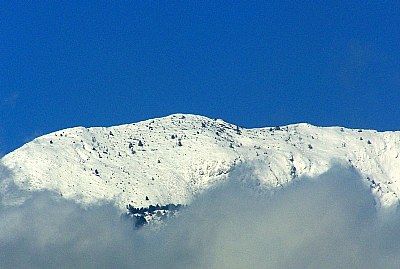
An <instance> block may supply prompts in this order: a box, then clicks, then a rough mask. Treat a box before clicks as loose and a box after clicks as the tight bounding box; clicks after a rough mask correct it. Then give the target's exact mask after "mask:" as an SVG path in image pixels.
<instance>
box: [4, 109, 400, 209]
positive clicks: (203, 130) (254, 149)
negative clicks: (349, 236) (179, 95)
mask: <svg viewBox="0 0 400 269" xmlns="http://www.w3.org/2000/svg"><path fill="white" fill-rule="evenodd" d="M399 153H400V132H377V131H372V130H356V129H346V128H341V127H316V126H312V125H309V124H294V125H288V126H280V127H271V128H270V127H268V128H255V129H245V128H240V127H237V126H236V125H233V124H230V123H226V122H224V121H222V120H214V119H209V118H206V117H202V116H196V115H184V114H175V115H171V116H168V117H164V118H158V119H152V120H147V121H143V122H139V123H134V124H126V125H121V126H114V127H108V128H104V127H93V128H84V127H76V128H70V129H65V130H61V131H57V132H53V133H50V134H47V135H44V136H41V137H39V138H36V139H34V140H33V141H31V142H29V143H27V144H25V145H24V146H22V147H21V148H19V149H17V150H15V151H14V152H11V153H9V154H8V155H6V156H4V157H3V158H2V159H1V163H2V165H3V166H4V167H5V168H6V169H8V170H9V171H10V176H9V178H8V181H7V180H5V181H3V182H2V183H1V184H2V185H0V189H1V190H2V191H3V192H5V191H7V188H9V183H10V182H14V183H15V184H16V186H17V187H18V188H19V189H21V190H25V191H36V190H43V189H46V190H51V191H55V192H58V193H59V194H60V195H62V196H63V197H64V198H66V199H73V200H75V201H77V202H78V203H81V204H84V205H85V204H94V203H98V202H101V201H104V200H105V201H108V202H112V203H115V204H116V205H117V206H119V207H120V208H121V210H126V207H127V205H132V206H133V207H136V208H140V207H149V206H150V205H156V204H159V205H167V204H183V205H185V204H188V203H189V202H190V201H191V200H192V199H193V198H194V197H195V196H196V195H198V194H200V193H201V192H202V191H203V190H205V189H208V188H209V187H211V186H213V185H214V184H215V183H217V182H219V181H221V180H224V179H226V178H227V177H228V176H229V174H230V173H231V172H232V171H234V169H235V168H237V167H240V165H246V167H249V168H250V169H247V170H248V173H249V176H254V177H256V178H257V180H258V181H259V183H260V185H261V186H265V187H268V188H276V187H282V186H285V185H286V184H289V183H290V182H291V181H293V180H297V179H299V178H300V177H302V176H316V175H320V174H322V173H324V172H326V171H327V170H329V168H331V167H332V165H333V164H335V163H340V164H343V165H345V166H349V167H354V168H355V169H356V170H357V171H358V172H359V173H360V175H361V176H362V177H363V178H364V180H365V183H366V184H368V185H369V186H370V188H371V192H372V193H373V194H374V196H375V197H376V200H377V202H378V206H380V207H384V208H387V207H392V206H396V205H397V204H398V203H399V197H398V195H397V193H399V189H400V180H399V179H400V158H399Z"/></svg>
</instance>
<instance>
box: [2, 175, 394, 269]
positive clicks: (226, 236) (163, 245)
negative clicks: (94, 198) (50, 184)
mask: <svg viewBox="0 0 400 269" xmlns="http://www.w3.org/2000/svg"><path fill="white" fill-rule="evenodd" d="M235 177H236V178H234V179H232V180H231V181H230V182H229V183H228V184H225V185H223V186H220V187H219V188H216V189H214V190H212V191H210V192H208V193H206V194H204V195H203V196H201V197H199V198H198V199H197V200H196V201H195V202H194V203H193V204H192V205H191V206H189V207H188V208H186V209H184V210H183V211H182V213H181V215H180V216H179V217H178V218H176V219H173V220H170V221H168V222H167V225H166V226H165V227H163V228H161V229H160V230H158V231H155V230H154V229H151V228H149V227H147V228H146V227H145V228H143V229H141V230H138V231H134V230H133V229H132V228H131V226H132V225H131V224H130V223H129V222H124V221H120V219H119V214H118V212H117V211H116V210H114V209H113V208H112V207H111V206H106V205H104V206H97V207H94V208H89V209H82V208H80V207H78V206H77V205H75V204H74V203H72V202H67V201H65V200H61V199H60V198H59V197H56V196H52V195H50V194H48V193H47V194H46V193H40V194H37V195H36V196H35V197H34V198H33V199H31V200H29V201H28V202H27V203H25V204H24V205H23V206H20V207H15V208H2V209H0V242H1V243H0V267H1V268H174V269H179V268H195V269H196V268H211V269H213V268H218V269H224V268H397V266H398V264H399V262H400V245H399V244H398V242H399V240H400V231H399V230H398V229H397V227H398V224H399V223H400V221H399V219H398V218H394V219H392V220H391V221H388V222H381V221H380V220H379V218H378V217H377V214H376V211H375V208H374V205H373V198H372V196H371V195H370V194H369V190H368V189H366V188H365V187H364V185H363V184H362V182H361V180H360V178H359V177H358V175H357V174H354V172H353V171H349V170H344V169H339V168H338V169H335V170H332V171H329V172H328V173H326V174H325V175H323V176H321V177H319V178H317V179H310V180H304V181H302V182H299V183H296V184H293V185H292V186H290V187H288V188H287V189H283V190H281V191H278V192H275V194H273V195H272V194H265V193H264V194H260V193H257V192H255V191H254V189H253V187H252V186H251V184H250V183H248V182H249V181H246V182H247V183H243V181H242V178H241V177H240V175H239V174H238V175H236V176H235ZM0 178H1V177H0Z"/></svg>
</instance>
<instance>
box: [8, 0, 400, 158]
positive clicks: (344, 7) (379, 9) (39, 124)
mask: <svg viewBox="0 0 400 269" xmlns="http://www.w3.org/2000/svg"><path fill="white" fill-rule="evenodd" d="M27 2H28V1H2V2H1V3H0V154H1V153H3V154H4V153H7V152H10V151H11V150H13V149H15V148H17V147H19V146H21V145H22V144H23V143H25V142H26V141H28V140H30V139H32V138H34V137H35V136H38V135H40V134H45V133H48V132H51V131H55V130H58V129H62V128H67V127H73V126H87V127H89V126H110V125H117V124H122V123H130V122H136V121H139V120H144V119H148V118H153V117H160V116H165V115H168V114H171V113H178V112H181V113H194V114H201V115H205V116H208V117H212V118H222V119H224V120H226V121H228V122H232V123H235V124H238V125H241V126H244V127H259V126H274V125H284V124H289V123H296V122H309V123H312V124H315V125H323V126H327V125H342V126H347V127H353V128H373V129H379V130H395V129H400V15H399V14H400V5H399V4H396V3H399V2H398V1H386V3H384V2H385V1H359V2H352V1H343V2H339V1H320V2H319V1H311V2H312V4H311V2H310V4H300V3H302V2H304V1H298V2H297V4H296V3H295V1H287V2H286V1H276V2H273V1H121V2H120V1H116V2H117V3H114V1H104V2H101V1H80V2H75V1H48V2H47V1H31V2H29V3H27Z"/></svg>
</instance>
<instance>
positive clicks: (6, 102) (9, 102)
mask: <svg viewBox="0 0 400 269" xmlns="http://www.w3.org/2000/svg"><path fill="white" fill-rule="evenodd" d="M18 98H19V94H18V93H16V92H13V93H11V94H10V95H8V96H6V97H4V98H3V99H1V100H0V107H1V108H4V107H15V106H16V104H17V101H18Z"/></svg>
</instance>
